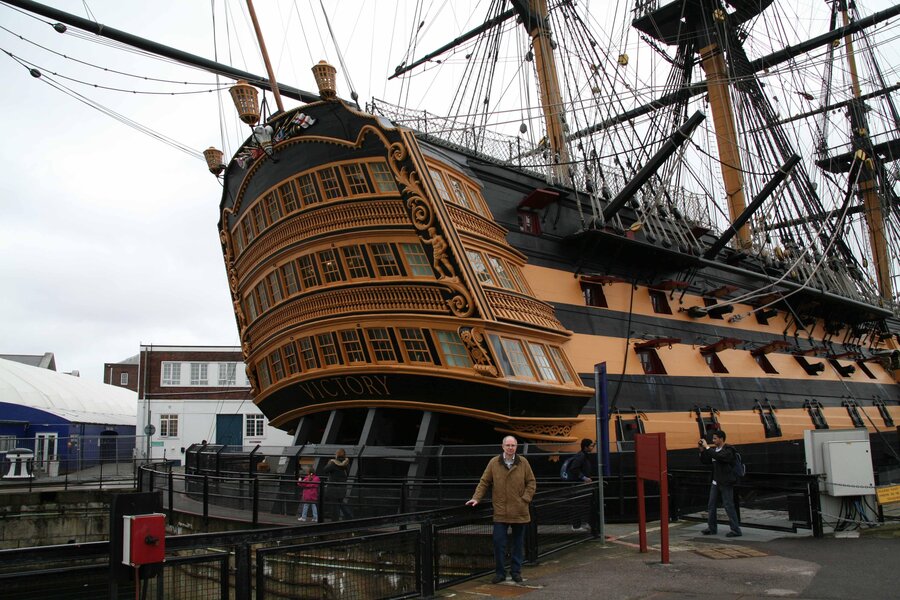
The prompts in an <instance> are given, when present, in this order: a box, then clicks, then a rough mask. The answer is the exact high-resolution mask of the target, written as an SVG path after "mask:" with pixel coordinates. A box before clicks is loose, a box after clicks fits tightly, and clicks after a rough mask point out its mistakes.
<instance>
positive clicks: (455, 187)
mask: <svg viewBox="0 0 900 600" xmlns="http://www.w3.org/2000/svg"><path fill="white" fill-rule="evenodd" d="M449 179H450V190H451V191H452V192H453V198H454V199H455V200H456V203H457V204H459V205H460V206H464V207H466V208H468V209H469V210H474V207H473V206H472V202H471V201H470V200H469V197H468V196H466V190H465V188H464V187H463V184H462V183H460V182H459V181H458V180H456V179H454V178H453V177H450V178H449Z"/></svg>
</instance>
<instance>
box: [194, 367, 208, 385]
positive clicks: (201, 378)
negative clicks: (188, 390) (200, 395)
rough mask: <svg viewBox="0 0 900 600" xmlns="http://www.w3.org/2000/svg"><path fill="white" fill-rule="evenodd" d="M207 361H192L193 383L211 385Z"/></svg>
mask: <svg viewBox="0 0 900 600" xmlns="http://www.w3.org/2000/svg"><path fill="white" fill-rule="evenodd" d="M208 366H209V365H207V364H206V363H191V385H209V379H208V378H207V377H206V372H207V367H208Z"/></svg>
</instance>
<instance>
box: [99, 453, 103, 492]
mask: <svg viewBox="0 0 900 600" xmlns="http://www.w3.org/2000/svg"><path fill="white" fill-rule="evenodd" d="M100 489H101V490H102V489H103V458H101V459H100Z"/></svg>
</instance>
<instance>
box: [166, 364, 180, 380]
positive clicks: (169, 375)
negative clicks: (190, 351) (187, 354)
mask: <svg viewBox="0 0 900 600" xmlns="http://www.w3.org/2000/svg"><path fill="white" fill-rule="evenodd" d="M162 367H163V376H162V384H163V385H181V363H177V362H164V363H163V365H162Z"/></svg>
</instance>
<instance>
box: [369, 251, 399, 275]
mask: <svg viewBox="0 0 900 600" xmlns="http://www.w3.org/2000/svg"><path fill="white" fill-rule="evenodd" d="M372 255H373V256H374V257H375V268H376V269H377V270H378V274H379V275H380V276H382V277H396V276H398V275H401V273H400V267H399V266H398V265H397V257H396V256H395V255H394V249H393V248H391V245H390V244H372Z"/></svg>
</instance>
